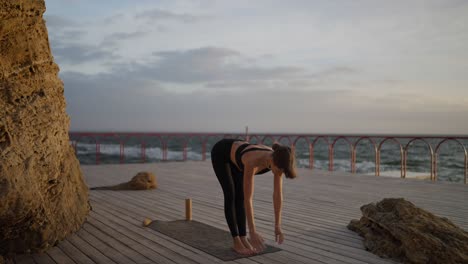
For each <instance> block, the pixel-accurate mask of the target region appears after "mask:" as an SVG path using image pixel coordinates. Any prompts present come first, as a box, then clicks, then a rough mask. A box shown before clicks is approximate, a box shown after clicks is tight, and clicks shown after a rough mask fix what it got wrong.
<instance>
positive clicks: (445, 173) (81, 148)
mask: <svg viewBox="0 0 468 264" xmlns="http://www.w3.org/2000/svg"><path fill="white" fill-rule="evenodd" d="M95 138H98V140H99V142H100V154H99V164H118V163H120V151H121V149H120V143H119V142H120V141H121V140H123V141H124V142H125V144H124V151H123V153H124V157H125V158H124V161H123V162H124V163H141V162H143V158H142V148H141V144H142V143H141V142H144V144H145V162H163V151H162V150H163V147H162V143H161V142H160V141H159V140H158V139H157V138H156V137H151V136H141V137H134V136H123V135H119V136H118V137H104V136H95ZM163 138H164V140H167V141H166V142H167V157H166V159H167V160H168V161H183V160H184V142H186V141H187V149H186V151H187V152H186V157H187V160H202V158H203V150H202V142H201V140H200V139H199V138H198V137H189V136H187V135H185V136H184V135H178V136H174V137H172V138H169V136H163ZM221 138H223V135H220V136H213V137H209V139H208V140H207V143H206V152H205V157H206V159H207V160H210V151H211V147H212V146H213V145H214V144H215V143H216V142H217V141H218V140H219V139H221ZM308 138H309V140H310V142H312V141H313V140H314V139H315V137H313V136H311V137H308ZM326 138H327V139H328V142H333V140H335V139H336V138H337V137H334V136H327V137H326ZM347 138H348V140H350V142H352V143H354V142H355V141H356V140H357V139H358V137H352V136H349V137H347ZM275 139H276V140H278V139H279V137H275ZM383 139H384V138H383V137H381V138H379V137H374V138H373V140H374V141H375V142H376V144H377V146H378V144H379V143H380V142H381V141H382V140H383ZM411 139H412V138H411V137H408V138H398V140H399V141H400V143H401V144H402V146H403V147H405V146H406V144H407V143H408V142H409V141H410V140H411ZM70 140H71V141H72V143H75V142H76V154H77V157H78V160H79V161H80V163H81V164H96V144H95V139H94V138H91V137H79V136H78V135H77V134H74V133H71V134H70ZM425 140H426V141H427V142H428V143H429V144H430V145H431V146H432V148H433V151H435V149H436V146H437V144H438V143H439V142H441V140H442V138H426V139H425ZM458 140H459V141H460V142H461V143H462V144H463V145H464V146H467V143H468V139H467V138H459V139H458ZM250 142H251V143H256V142H257V140H256V138H255V137H254V138H251V140H250ZM272 143H273V139H271V138H267V139H266V140H265V142H264V144H265V145H270V146H271V145H272ZM280 143H282V144H285V145H289V143H288V140H287V139H285V138H283V139H281V140H280ZM295 153H296V161H297V167H300V168H308V167H309V148H308V144H307V142H306V140H305V139H300V140H299V141H298V142H297V144H296V147H295ZM380 153H381V154H380V158H381V163H380V175H381V176H391V177H400V164H401V161H400V148H399V145H397V144H396V143H394V142H393V141H390V140H388V141H386V142H385V144H383V145H382V149H381V152H380ZM430 161H431V155H430V149H429V147H428V146H427V145H426V144H425V143H424V142H422V141H420V140H416V141H414V142H412V143H411V144H410V146H409V148H408V155H407V177H408V178H411V177H416V178H427V177H429V176H430ZM313 165H314V169H321V170H328V166H329V159H328V144H327V143H326V142H325V140H323V139H319V140H318V141H317V143H316V144H315V145H314V164H313ZM464 166H465V156H464V149H463V147H461V146H460V145H459V144H458V143H456V142H455V141H451V140H449V141H446V142H445V143H444V144H442V145H441V147H440V149H439V151H438V155H437V176H438V180H440V181H450V182H460V183H462V182H463V181H464ZM333 167H334V170H335V171H346V172H350V171H351V149H350V146H349V144H348V143H347V142H346V141H345V140H343V139H340V140H338V141H337V143H336V145H335V147H334V160H333ZM356 173H359V174H369V175H374V174H375V151H374V149H373V145H372V144H371V143H370V141H368V140H361V141H360V143H359V144H358V145H357V148H356Z"/></svg>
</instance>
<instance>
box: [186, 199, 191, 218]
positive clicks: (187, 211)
mask: <svg viewBox="0 0 468 264" xmlns="http://www.w3.org/2000/svg"><path fill="white" fill-rule="evenodd" d="M185 220H186V221H191V220H192V199H185Z"/></svg>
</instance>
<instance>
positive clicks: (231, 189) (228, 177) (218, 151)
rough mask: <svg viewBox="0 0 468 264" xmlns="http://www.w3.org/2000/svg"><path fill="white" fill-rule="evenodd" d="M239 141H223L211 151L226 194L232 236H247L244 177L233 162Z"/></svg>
mask: <svg viewBox="0 0 468 264" xmlns="http://www.w3.org/2000/svg"><path fill="white" fill-rule="evenodd" d="M234 141H239V140H237V139H222V140H220V141H219V142H218V143H216V144H215V145H214V146H213V149H212V150H211V162H212V164H213V169H214V172H215V174H216V177H218V181H219V183H220V184H221V187H222V188H223V193H224V215H225V217H226V221H227V223H228V226H229V230H230V231H231V235H232V236H233V237H235V236H245V235H246V234H247V232H246V219H245V207H244V186H243V185H244V184H243V183H244V175H243V173H242V172H241V171H239V169H237V167H236V165H234V164H233V163H232V162H231V158H230V155H231V147H232V143H233V142H234Z"/></svg>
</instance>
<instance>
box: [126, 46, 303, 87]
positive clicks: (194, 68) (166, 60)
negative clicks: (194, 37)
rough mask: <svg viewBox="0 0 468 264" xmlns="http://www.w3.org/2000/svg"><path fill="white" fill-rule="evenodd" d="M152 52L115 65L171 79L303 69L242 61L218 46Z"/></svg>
mask: <svg viewBox="0 0 468 264" xmlns="http://www.w3.org/2000/svg"><path fill="white" fill-rule="evenodd" d="M153 55H154V58H153V59H154V60H153V61H151V62H150V63H147V64H133V65H120V66H119V67H123V68H127V69H132V70H131V71H132V73H133V74H139V75H141V76H146V77H148V78H154V79H156V80H158V81H162V82H173V83H205V82H212V81H221V80H223V81H235V80H262V79H272V78H273V79H277V78H285V77H288V76H293V75H296V74H300V73H302V72H303V71H304V70H303V69H302V68H299V67H287V66H286V67H284V66H278V67H256V66H250V65H243V61H244V60H245V58H243V57H242V55H241V54H240V53H239V52H237V51H235V50H231V49H227V48H219V47H202V48H197V49H189V50H179V51H159V52H155V53H153Z"/></svg>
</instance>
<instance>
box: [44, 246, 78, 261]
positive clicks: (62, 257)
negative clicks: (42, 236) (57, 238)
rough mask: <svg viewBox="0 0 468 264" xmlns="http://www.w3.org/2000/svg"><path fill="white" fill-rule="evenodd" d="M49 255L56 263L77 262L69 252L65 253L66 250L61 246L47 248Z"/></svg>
mask: <svg viewBox="0 0 468 264" xmlns="http://www.w3.org/2000/svg"><path fill="white" fill-rule="evenodd" d="M47 255H49V257H50V258H51V259H53V260H54V261H55V262H56V263H59V264H62V263H64V264H72V263H76V262H75V261H74V260H72V259H71V258H70V257H69V256H68V255H67V254H65V252H63V251H62V250H61V249H60V248H59V247H53V248H51V249H49V250H47Z"/></svg>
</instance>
